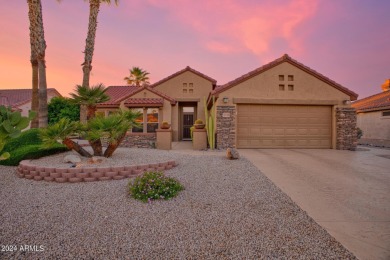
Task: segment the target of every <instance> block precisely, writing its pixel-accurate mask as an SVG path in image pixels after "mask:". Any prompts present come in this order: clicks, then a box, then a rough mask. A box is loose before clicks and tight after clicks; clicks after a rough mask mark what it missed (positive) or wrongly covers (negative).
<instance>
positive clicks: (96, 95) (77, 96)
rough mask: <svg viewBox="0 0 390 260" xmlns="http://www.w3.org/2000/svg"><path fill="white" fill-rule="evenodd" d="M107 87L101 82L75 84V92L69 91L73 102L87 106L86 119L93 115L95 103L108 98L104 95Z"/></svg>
mask: <svg viewBox="0 0 390 260" xmlns="http://www.w3.org/2000/svg"><path fill="white" fill-rule="evenodd" d="M106 91H107V89H106V88H104V85H103V84H98V85H96V86H92V87H87V86H80V85H77V87H76V89H75V92H76V93H70V95H71V97H72V98H73V102H75V103H77V104H79V105H84V106H86V108H87V120H89V119H92V118H94V117H95V112H96V105H97V104H98V103H103V102H106V101H108V100H110V97H109V96H107V95H106V93H105V92H106Z"/></svg>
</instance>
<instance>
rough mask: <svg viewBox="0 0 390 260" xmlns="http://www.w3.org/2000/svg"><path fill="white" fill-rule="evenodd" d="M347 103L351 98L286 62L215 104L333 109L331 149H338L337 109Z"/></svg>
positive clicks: (249, 81) (245, 83) (223, 93)
mask: <svg viewBox="0 0 390 260" xmlns="http://www.w3.org/2000/svg"><path fill="white" fill-rule="evenodd" d="M279 75H284V81H280V80H279ZM288 75H293V77H294V80H293V81H288V80H287V79H288ZM280 84H284V85H285V90H284V91H281V90H279V85H280ZM288 85H293V86H294V90H293V91H289V90H288ZM224 97H227V98H228V102H227V103H224V102H223V98H224ZM344 100H350V97H349V96H348V95H347V94H345V93H343V92H341V91H339V90H338V89H336V88H334V87H332V86H330V85H328V84H327V83H325V82H323V81H322V80H319V79H318V78H316V77H314V76H312V75H310V74H309V73H307V72H305V71H303V70H301V69H299V68H297V67H295V66H293V65H291V64H290V63H287V62H284V63H282V64H280V65H278V66H276V67H273V68H271V69H269V70H267V71H265V72H263V73H261V74H259V75H257V76H254V77H252V78H250V79H248V80H246V81H244V82H242V83H240V84H238V85H236V86H234V87H232V88H230V89H228V90H226V91H224V92H222V93H220V94H219V98H218V100H217V102H216V105H217V106H237V104H239V103H253V104H302V105H303V104H306V105H329V106H332V147H333V148H335V147H336V117H335V110H336V108H337V107H350V105H344V104H343V101H344ZM236 130H237V129H236ZM236 133H237V131H236Z"/></svg>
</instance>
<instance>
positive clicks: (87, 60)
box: [80, 0, 119, 122]
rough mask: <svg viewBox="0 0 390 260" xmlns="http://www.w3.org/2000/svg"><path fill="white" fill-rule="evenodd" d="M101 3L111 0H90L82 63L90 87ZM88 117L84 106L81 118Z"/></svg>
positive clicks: (84, 77)
mask: <svg viewBox="0 0 390 260" xmlns="http://www.w3.org/2000/svg"><path fill="white" fill-rule="evenodd" d="M114 1H115V4H118V1H119V0H114ZM100 3H107V4H111V1H110V0H89V22H88V33H87V39H86V40H85V50H84V62H83V63H82V64H81V66H83V84H82V86H84V87H89V78H90V74H91V70H92V57H93V51H94V49H95V38H96V28H97V17H98V14H99V9H100ZM85 118H86V109H85V108H84V106H82V107H81V109H80V120H81V121H82V122H84V121H85Z"/></svg>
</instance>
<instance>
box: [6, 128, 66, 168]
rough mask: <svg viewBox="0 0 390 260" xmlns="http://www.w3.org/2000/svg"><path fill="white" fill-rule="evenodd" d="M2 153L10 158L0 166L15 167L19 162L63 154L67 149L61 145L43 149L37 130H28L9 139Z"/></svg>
mask: <svg viewBox="0 0 390 260" xmlns="http://www.w3.org/2000/svg"><path fill="white" fill-rule="evenodd" d="M3 150H4V151H6V152H9V153H10V155H11V157H10V158H9V159H7V160H4V161H0V164H1V165H9V166H16V165H19V162H20V161H22V160H27V159H37V158H41V157H44V156H48V155H52V154H56V153H60V152H65V151H68V149H67V148H66V147H65V146H64V145H61V144H56V145H54V146H53V147H50V148H43V147H42V141H41V139H40V138H39V129H29V130H26V131H24V132H22V133H21V135H20V136H19V137H17V138H13V139H9V140H8V141H7V142H6V144H5V145H4V149H3Z"/></svg>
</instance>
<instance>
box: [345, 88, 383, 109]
mask: <svg viewBox="0 0 390 260" xmlns="http://www.w3.org/2000/svg"><path fill="white" fill-rule="evenodd" d="M352 107H353V108H355V109H356V111H357V112H369V111H378V110H387V109H390V91H384V92H381V93H378V94H375V95H372V96H369V97H366V98H363V99H360V100H358V101H356V102H353V103H352Z"/></svg>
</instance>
